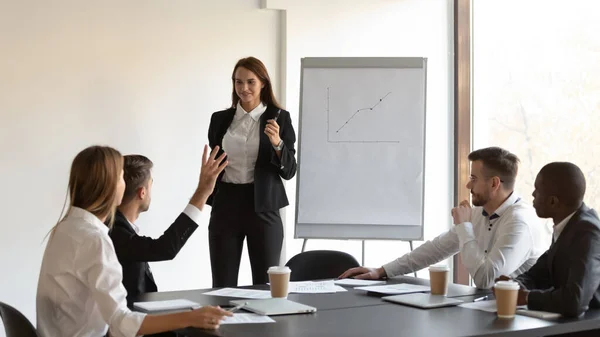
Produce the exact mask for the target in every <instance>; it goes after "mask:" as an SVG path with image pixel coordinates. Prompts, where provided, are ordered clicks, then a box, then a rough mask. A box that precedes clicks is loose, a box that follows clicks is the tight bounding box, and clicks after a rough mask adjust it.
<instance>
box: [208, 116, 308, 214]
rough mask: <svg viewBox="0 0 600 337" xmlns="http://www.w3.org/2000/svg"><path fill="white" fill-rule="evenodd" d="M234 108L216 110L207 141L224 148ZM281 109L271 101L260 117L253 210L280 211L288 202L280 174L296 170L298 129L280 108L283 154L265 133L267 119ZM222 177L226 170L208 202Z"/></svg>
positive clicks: (286, 176)
mask: <svg viewBox="0 0 600 337" xmlns="http://www.w3.org/2000/svg"><path fill="white" fill-rule="evenodd" d="M235 110H236V109H235V108H230V109H227V110H222V111H217V112H215V113H213V115H212V117H211V119H210V126H209V128H208V143H209V145H210V147H211V148H214V147H215V146H217V145H218V146H219V147H220V148H221V149H222V148H223V144H222V143H223V137H224V136H225V133H227V129H228V128H229V126H230V125H231V122H232V121H233V117H234V116H235ZM278 110H279V109H278V108H276V107H275V106H272V105H269V106H267V110H265V112H264V113H263V114H262V115H261V117H260V123H259V128H260V129H259V132H260V144H259V147H258V157H257V158H256V165H255V167H254V210H255V211H256V212H267V211H277V210H279V209H280V208H282V207H285V206H287V205H289V201H288V198H287V195H286V194H285V187H284V186H283V182H282V181H281V178H283V179H285V180H289V179H292V178H293V177H294V175H295V174H296V158H295V154H296V150H295V149H294V143H295V142H296V133H295V132H294V128H293V127H292V120H291V118H290V113H289V112H287V111H285V110H283V109H281V110H280V114H279V117H278V119H277V123H278V124H279V137H280V138H281V140H283V148H282V149H281V158H279V157H278V156H277V153H275V149H274V148H273V146H272V145H271V142H270V141H269V137H268V136H267V135H266V134H265V133H264V130H265V126H266V125H267V120H269V119H273V118H275V116H277V111H278ZM220 152H221V151H220ZM222 178H223V173H221V175H220V176H219V177H218V179H217V183H216V186H215V190H214V191H213V195H211V197H210V198H208V201H207V204H209V205H212V200H213V196H214V195H215V194H216V193H218V192H219V184H220V182H221V179H222Z"/></svg>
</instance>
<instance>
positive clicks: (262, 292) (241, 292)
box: [203, 288, 271, 298]
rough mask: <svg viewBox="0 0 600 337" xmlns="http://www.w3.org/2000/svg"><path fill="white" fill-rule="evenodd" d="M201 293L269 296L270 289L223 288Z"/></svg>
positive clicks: (247, 296) (231, 295)
mask: <svg viewBox="0 0 600 337" xmlns="http://www.w3.org/2000/svg"><path fill="white" fill-rule="evenodd" d="M203 295H210V296H225V297H239V298H271V291H270V290H256V289H238V288H223V289H218V290H213V291H209V292H206V293H204V294H203Z"/></svg>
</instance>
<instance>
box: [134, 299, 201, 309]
mask: <svg viewBox="0 0 600 337" xmlns="http://www.w3.org/2000/svg"><path fill="white" fill-rule="evenodd" d="M133 307H134V308H136V309H141V310H145V311H167V310H179V309H190V310H191V309H196V308H200V307H201V305H200V304H198V303H196V302H192V301H188V300H183V299H178V300H167V301H151V302H135V303H133Z"/></svg>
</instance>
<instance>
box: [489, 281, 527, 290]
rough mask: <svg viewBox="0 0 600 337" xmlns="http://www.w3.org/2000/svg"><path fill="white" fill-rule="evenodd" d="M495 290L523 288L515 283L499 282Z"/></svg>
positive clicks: (495, 285)
mask: <svg viewBox="0 0 600 337" xmlns="http://www.w3.org/2000/svg"><path fill="white" fill-rule="evenodd" d="M494 288H496V289H502V290H519V288H521V286H520V285H519V284H518V283H517V282H515V281H498V282H496V284H494Z"/></svg>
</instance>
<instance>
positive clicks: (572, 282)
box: [528, 221, 600, 317]
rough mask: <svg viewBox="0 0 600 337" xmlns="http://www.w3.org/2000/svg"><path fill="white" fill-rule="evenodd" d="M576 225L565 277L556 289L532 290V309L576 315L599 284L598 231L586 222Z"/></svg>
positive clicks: (530, 303) (588, 300) (581, 311)
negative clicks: (565, 279)
mask: <svg viewBox="0 0 600 337" xmlns="http://www.w3.org/2000/svg"><path fill="white" fill-rule="evenodd" d="M573 225H576V226H577V228H576V231H575V233H573V239H574V240H573V241H572V243H571V246H570V252H569V254H568V257H567V258H568V259H569V269H568V271H567V272H568V278H567V282H566V284H565V285H564V286H561V287H559V288H556V289H549V290H542V291H537V290H534V291H531V292H530V293H529V297H528V307H529V308H530V309H532V310H543V311H551V312H558V313H560V314H562V315H563V316H567V317H577V316H579V315H580V314H582V313H583V312H585V311H586V310H587V309H588V305H589V303H590V301H591V299H592V296H594V293H595V292H596V291H597V289H598V287H599V286H600V230H598V227H596V226H595V225H594V224H592V223H590V222H589V221H582V222H579V223H577V224H573Z"/></svg>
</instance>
